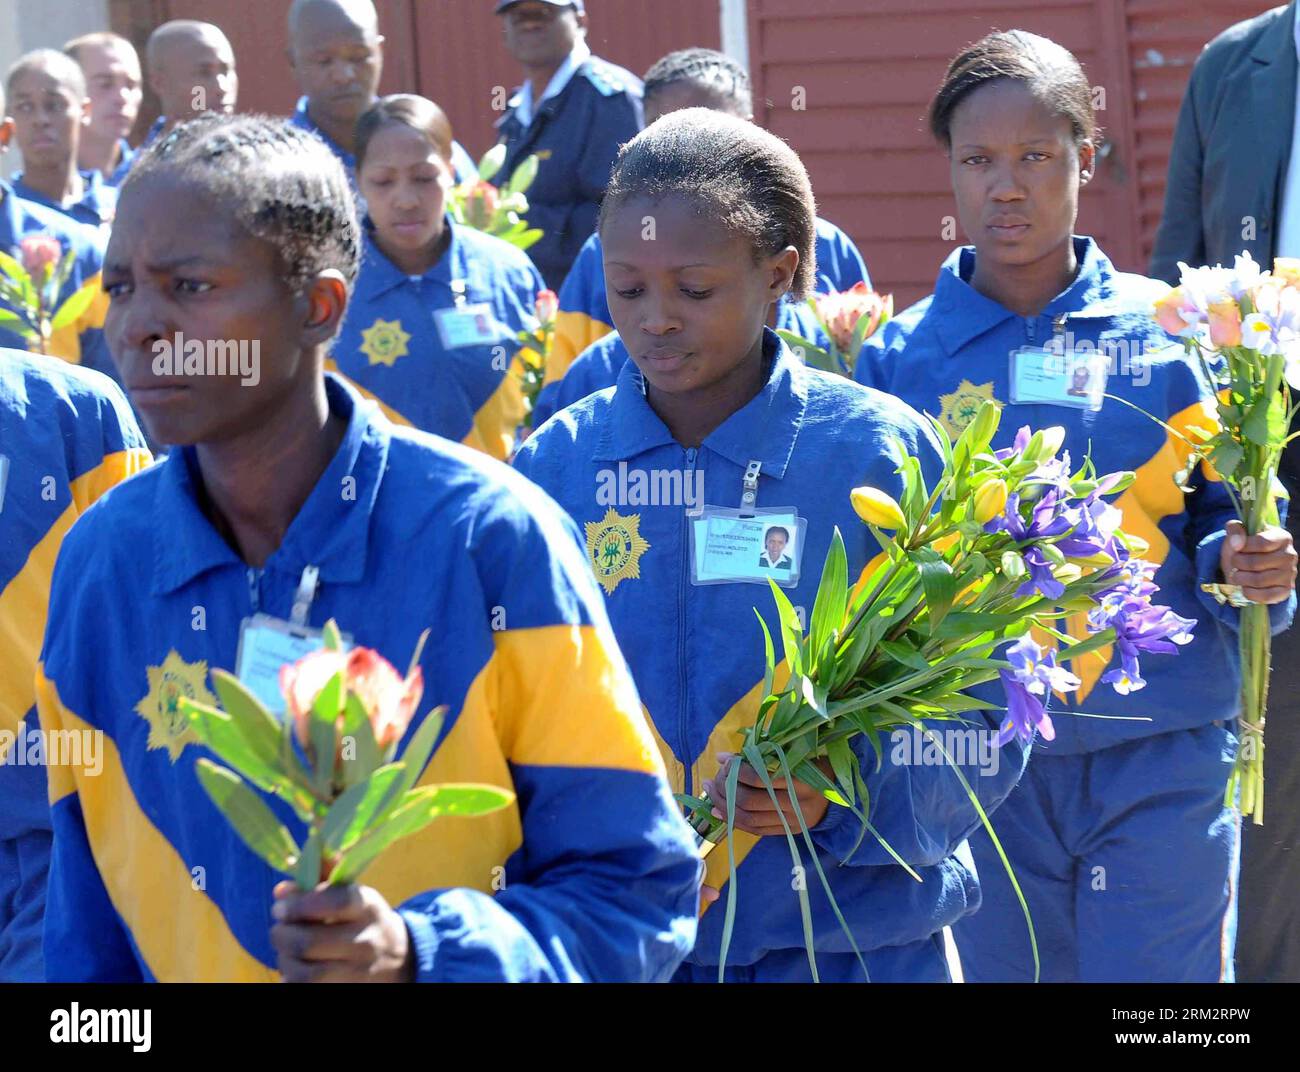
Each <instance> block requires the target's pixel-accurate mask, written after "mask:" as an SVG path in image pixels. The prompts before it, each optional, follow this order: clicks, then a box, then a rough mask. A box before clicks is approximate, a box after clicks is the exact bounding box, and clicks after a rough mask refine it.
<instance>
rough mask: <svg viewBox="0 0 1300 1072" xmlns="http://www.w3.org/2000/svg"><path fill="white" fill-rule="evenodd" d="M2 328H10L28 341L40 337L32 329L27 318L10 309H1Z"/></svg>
mask: <svg viewBox="0 0 1300 1072" xmlns="http://www.w3.org/2000/svg"><path fill="white" fill-rule="evenodd" d="M0 328H8V329H9V330H10V331H12V332H14V333H15V334H18V335H21V336H22V337H23V339H24V340H26V341H27V342H31V341H32V340H33V339H38V338H40V335H39V334H38V333H37V332H36V331H34V330H32V327H31V325H30V324H28V323H27V321H26V320H24V319H23V318H22V317H21V316H19V315H18V314H17V313H12V312H10V311H9V310H8V309H0Z"/></svg>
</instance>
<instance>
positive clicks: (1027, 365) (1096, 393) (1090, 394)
mask: <svg viewBox="0 0 1300 1072" xmlns="http://www.w3.org/2000/svg"><path fill="white" fill-rule="evenodd" d="M1109 364H1110V362H1109V360H1108V359H1107V357H1106V355H1105V354H1099V353H1094V354H1076V353H1074V352H1073V351H1069V350H1066V351H1058V350H1049V349H1042V348H1039V347H1032V346H1026V347H1022V348H1021V349H1019V350H1013V351H1012V352H1011V375H1010V381H1011V401H1012V402H1013V403H1016V404H1017V405H1023V404H1026V403H1039V404H1042V405H1048V406H1068V407H1070V408H1072V409H1093V410H1096V409H1101V403H1102V397H1103V396H1104V394H1105V392H1106V375H1107V372H1108V370H1109Z"/></svg>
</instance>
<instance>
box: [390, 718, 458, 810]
mask: <svg viewBox="0 0 1300 1072" xmlns="http://www.w3.org/2000/svg"><path fill="white" fill-rule="evenodd" d="M446 715H447V708H446V707H445V706H441V707H435V708H434V709H433V710H432V711H430V712H429V713H428V714H427V715H425V716H424V721H423V722H421V723H420V726H419V728H418V729H417V730H416V731H415V733H414V735H413V736H412V737H411V743H410V744H408V745H407V746H406V751H404V752H403V753H402V764H403V765H404V767H405V773H404V774H403V776H402V782H401V791H402V792H403V793H405V792H406V791H407V790H408V789H410V788H411V787H412V786H413V785H415V783H416V782H417V781H418V780H419V778H420V775H421V774H423V773H424V768H425V765H426V764H427V763H428V762H429V756H430V755H432V754H433V746H434V743H435V742H436V741H437V740H438V734H439V733H440V732H441V730H442V723H443V720H444V718H445V717H446Z"/></svg>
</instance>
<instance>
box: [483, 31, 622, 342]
mask: <svg viewBox="0 0 1300 1072" xmlns="http://www.w3.org/2000/svg"><path fill="white" fill-rule="evenodd" d="M644 124H645V115H644V113H643V111H642V108H641V80H640V79H639V78H637V77H636V75H634V74H632V73H631V72H629V71H625V70H624V69H623V68H622V67H617V66H615V65H614V64H612V63H607V62H606V61H605V60H602V59H599V58H597V57H596V56H591V57H589V58H588V59H587V60H586V61H585V62H583V63H582V64H580V65H579V66H578V68H577V70H576V71H574V73H573V77H572V78H571V79H569V83H568V85H566V86H565V87H564V89H562V90H561V91H560V92H559V93H557V94H556V95H555V96H554V97H548V98H547V99H546V100H544V101H542V103H541V104H540V105H538V107H537V109H536V110H535V112H534V113H533V116H532V122H531V123H529V124H528V126H527V127H525V126H524V125H523V123H521V122H520V120H519V117H518V116H517V115H516V114H515V111H514V110H513V109H512V110H510V111H508V112H506V114H505V115H504V116H502V117H501V119H500V120H498V122H497V135H498V139H497V140H498V141H499V142H501V143H504V145H505V146H506V159H505V162H504V163H503V164H502V166H501V172H500V174H499V175H497V176H496V177H495V181H497V182H498V183H500V184H501V185H502V186H504V185H505V184H506V183H508V182H509V181H510V176H511V175H513V174H514V170H515V168H517V167H518V166H519V165H520V164H521V163H523V162H524V160H526V159H527V158H528V157H529V156H530V155H531V154H533V153H536V154H537V156H538V158H539V160H538V168H537V178H536V179H534V180H533V184H532V185H531V186H529V187H528V190H527V197H528V213H527V217H528V224H529V226H531V227H540V228H541V229H542V231H543V236H542V237H541V238H540V239H539V240H538V241H537V243H536V245H534V246H533V247H532V248H531V249H529V251H528V255H529V256H530V257H532V259H533V263H534V264H536V265H537V267H538V269H539V270H540V271H541V273H542V278H543V279H545V280H546V285H547V286H548V287H550V288H551V290H554V291H556V292H557V293H558V292H559V290H560V285H561V284H562V283H563V282H564V277H565V276H566V275H567V274H568V272H569V268H570V266H571V265H572V264H573V261H574V258H576V257H577V255H578V250H579V249H581V248H582V244H583V242H585V241H586V240H587V236H588V235H590V234H591V233H592V232H593V231H594V230H595V229H596V216H597V214H598V212H599V210H600V202H601V199H602V198H603V197H604V196H605V187H607V186H608V185H609V176H610V173H611V172H612V171H613V168H614V158H615V157H616V156H618V150H619V147H620V146H621V145H622V144H623V143H624V142H626V141H630V140H631V139H632V138H634V137H636V135H637V133H638V132H639V131H640V130H641V127H642V126H644ZM575 352H576V351H575Z"/></svg>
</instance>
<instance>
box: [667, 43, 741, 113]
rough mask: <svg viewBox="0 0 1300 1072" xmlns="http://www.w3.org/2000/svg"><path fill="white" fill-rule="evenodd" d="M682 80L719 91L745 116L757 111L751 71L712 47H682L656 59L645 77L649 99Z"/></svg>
mask: <svg viewBox="0 0 1300 1072" xmlns="http://www.w3.org/2000/svg"><path fill="white" fill-rule="evenodd" d="M682 82H686V83H689V84H690V85H692V86H698V87H700V88H701V89H705V90H708V91H709V92H711V93H714V94H716V95H717V96H718V97H720V98H721V99H722V100H724V101H725V102H726V103H727V104H729V105H730V106H731V110H732V111H734V112H735V113H736V114H737V115H739V116H740V117H741V118H742V119H747V118H749V117H750V116H752V115H753V114H754V97H753V91H752V87H751V85H750V81H749V72H748V71H746V70H745V68H744V67H742V66H741V65H740V64H739V63H737V62H736V61H735V60H733V59H732V58H731V57H730V56H728V55H726V54H724V53H722V52H715V51H714V50H713V49H711V48H683V49H679V50H678V51H676V52H670V53H668V55H666V56H664V57H663V58H662V59H660V60H658V61H656V62H655V64H654V66H652V67H651V68H650V70H648V71H646V73H645V78H643V79H642V83H643V85H644V90H643V96H644V98H645V99H646V100H648V99H649V98H651V97H653V96H654V95H655V94H656V93H658V92H659V91H660V90H662V89H667V88H668V87H669V86H674V85H678V84H680V83H682Z"/></svg>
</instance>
